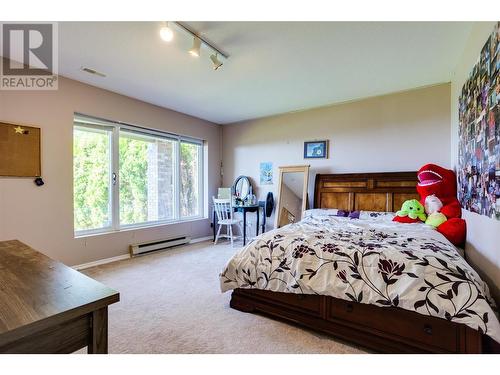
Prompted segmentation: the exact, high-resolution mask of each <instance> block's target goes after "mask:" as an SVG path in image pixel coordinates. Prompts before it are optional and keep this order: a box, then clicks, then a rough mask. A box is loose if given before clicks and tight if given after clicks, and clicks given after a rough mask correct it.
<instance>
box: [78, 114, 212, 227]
mask: <svg viewBox="0 0 500 375" xmlns="http://www.w3.org/2000/svg"><path fill="white" fill-rule="evenodd" d="M202 146H203V143H202V141H199V140H194V139H188V138H184V137H181V136H176V135H172V134H167V133H162V132H158V131H153V130H147V129H142V128H139V127H133V126H130V125H125V124H121V123H113V122H107V121H101V120H97V119H92V118H88V117H84V116H80V115H77V116H75V125H74V132H73V169H74V173H73V174H74V189H73V190H74V226H75V234H77V235H85V234H91V233H98V232H106V231H111V230H120V229H122V228H129V227H136V226H149V225H155V224H161V223H171V222H177V221H182V220H186V219H193V218H197V217H201V216H202V214H203V209H202V204H203V199H202V197H203V170H202V165H203V152H202V151H203V149H202Z"/></svg>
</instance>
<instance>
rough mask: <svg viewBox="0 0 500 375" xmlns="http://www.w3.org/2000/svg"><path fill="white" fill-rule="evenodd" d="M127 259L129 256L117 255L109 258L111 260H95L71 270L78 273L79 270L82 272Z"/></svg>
mask: <svg viewBox="0 0 500 375" xmlns="http://www.w3.org/2000/svg"><path fill="white" fill-rule="evenodd" d="M129 258H130V254H123V255H118V256H115V257H111V258H106V259H99V260H96V261H93V262H88V263H83V264H78V265H76V266H73V268H74V269H75V270H77V271H80V270H84V269H85V268H90V267H95V266H100V265H102V264H106V263H112V262H117V261H119V260H124V259H129Z"/></svg>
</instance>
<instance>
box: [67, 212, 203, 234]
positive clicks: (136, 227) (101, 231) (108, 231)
mask: <svg viewBox="0 0 500 375" xmlns="http://www.w3.org/2000/svg"><path fill="white" fill-rule="evenodd" d="M201 220H208V218H207V217H205V216H193V217H188V218H185V219H182V220H175V221H174V220H172V221H164V222H156V223H150V224H136V225H134V224H130V225H127V226H123V227H121V228H120V229H111V228H103V229H97V230H95V231H92V232H85V233H78V232H75V233H74V237H75V239H76V238H88V237H96V236H102V235H107V234H117V233H122V232H130V231H134V230H142V229H151V228H158V227H164V226H169V225H175V224H182V223H189V222H194V221H201Z"/></svg>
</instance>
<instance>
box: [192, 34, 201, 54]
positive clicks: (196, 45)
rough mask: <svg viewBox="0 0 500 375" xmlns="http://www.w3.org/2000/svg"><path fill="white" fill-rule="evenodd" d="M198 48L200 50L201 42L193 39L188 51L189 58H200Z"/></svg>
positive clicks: (196, 38) (195, 38)
mask: <svg viewBox="0 0 500 375" xmlns="http://www.w3.org/2000/svg"><path fill="white" fill-rule="evenodd" d="M200 48H201V40H200V38H198V37H197V36H195V37H194V38H193V46H192V47H191V49H190V50H189V53H190V54H191V56H194V57H198V56H200Z"/></svg>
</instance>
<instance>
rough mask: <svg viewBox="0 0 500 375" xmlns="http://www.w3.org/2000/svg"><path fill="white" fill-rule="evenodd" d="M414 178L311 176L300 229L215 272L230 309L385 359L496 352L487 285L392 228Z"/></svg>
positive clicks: (430, 240)
mask: <svg viewBox="0 0 500 375" xmlns="http://www.w3.org/2000/svg"><path fill="white" fill-rule="evenodd" d="M416 183H417V177H416V173H415V172H394V173H368V174H328V175H327V174H318V175H317V176H316V181H315V191H314V208H315V209H313V210H310V211H308V212H307V215H306V217H305V218H304V219H303V220H302V221H301V222H299V223H295V224H291V225H288V226H285V227H283V228H279V229H276V230H273V231H270V232H267V233H265V234H262V235H261V236H258V237H257V238H256V239H255V240H254V241H252V242H251V243H250V244H248V245H247V246H246V247H244V248H243V249H242V250H241V251H239V252H238V253H237V254H235V256H234V257H233V258H232V259H231V260H230V261H229V262H228V264H227V266H226V267H225V269H224V270H223V272H222V273H221V275H220V283H221V289H222V291H229V290H232V296H231V302H230V306H231V307H232V308H234V309H237V310H240V311H244V312H260V313H264V314H268V315H271V316H274V317H277V318H281V319H284V320H287V321H290V322H294V323H298V324H300V325H303V326H306V327H309V328H312V329H314V330H317V331H320V332H323V333H327V334H331V335H332V336H335V337H338V338H341V339H343V340H346V341H349V342H353V343H355V344H359V345H362V346H364V347H367V348H369V349H371V350H374V351H376V352H386V353H482V352H486V351H492V350H493V351H496V350H498V346H497V343H498V342H499V341H500V324H499V322H498V317H497V314H496V307H495V305H494V302H493V300H492V299H491V297H490V295H489V291H488V287H487V286H486V284H485V283H484V282H483V281H482V280H481V279H480V277H479V276H478V275H477V273H476V272H475V271H474V270H473V269H472V268H471V267H470V266H469V265H468V264H467V263H466V261H465V259H464V258H463V257H462V256H461V255H460V254H459V253H458V251H457V249H456V248H455V247H454V246H453V245H452V244H451V243H449V242H448V241H447V240H446V239H445V238H444V237H443V236H442V235H441V234H439V233H438V232H437V231H435V230H433V229H431V228H429V227H427V226H425V225H424V224H399V223H394V222H392V217H393V216H392V215H393V214H391V212H394V211H396V210H397V209H399V207H401V204H402V203H403V202H404V201H405V200H407V199H412V198H418V196H417V194H416V190H415V186H416Z"/></svg>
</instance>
